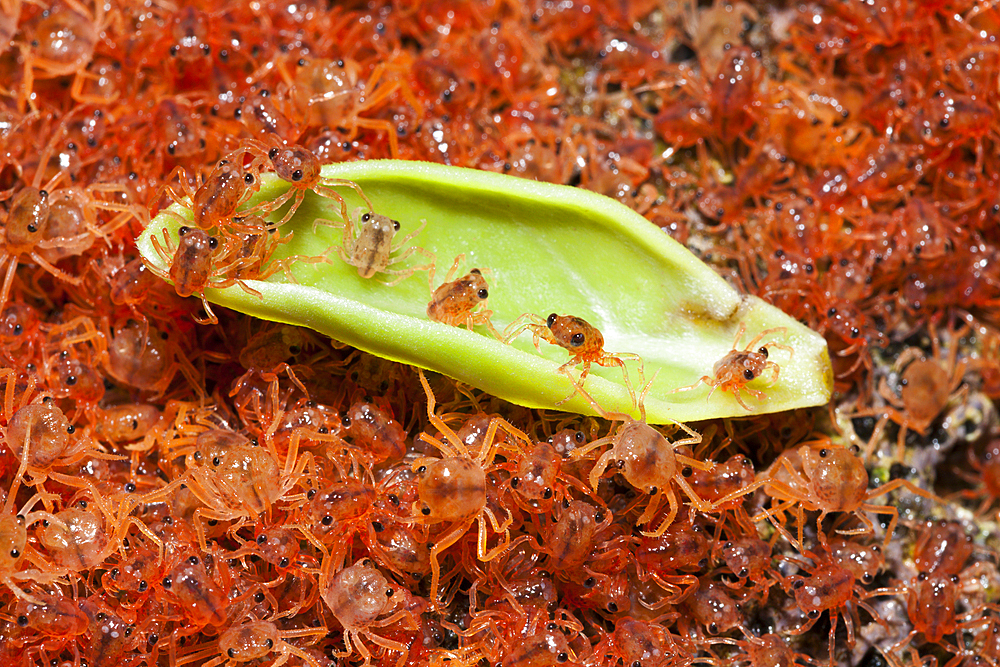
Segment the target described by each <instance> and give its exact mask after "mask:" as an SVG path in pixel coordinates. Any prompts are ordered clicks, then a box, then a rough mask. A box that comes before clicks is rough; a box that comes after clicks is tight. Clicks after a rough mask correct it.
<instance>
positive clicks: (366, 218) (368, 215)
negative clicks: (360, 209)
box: [361, 213, 372, 222]
mask: <svg viewBox="0 0 1000 667" xmlns="http://www.w3.org/2000/svg"><path fill="white" fill-rule="evenodd" d="M371 219H372V214H371V213H365V214H364V215H363V216H361V222H368V221H369V220H371Z"/></svg>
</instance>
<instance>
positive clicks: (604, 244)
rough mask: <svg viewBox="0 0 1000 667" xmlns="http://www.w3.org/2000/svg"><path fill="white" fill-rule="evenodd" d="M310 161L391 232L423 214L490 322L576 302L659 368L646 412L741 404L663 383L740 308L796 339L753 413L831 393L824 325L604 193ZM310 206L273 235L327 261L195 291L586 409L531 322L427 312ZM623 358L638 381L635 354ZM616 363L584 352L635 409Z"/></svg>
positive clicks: (274, 188)
mask: <svg viewBox="0 0 1000 667" xmlns="http://www.w3.org/2000/svg"><path fill="white" fill-rule="evenodd" d="M323 173H324V175H325V176H327V177H331V178H345V179H350V180H352V181H355V182H357V183H358V184H359V185H360V186H361V188H362V189H363V190H364V192H365V193H366V195H368V197H369V198H370V199H371V200H372V202H373V204H374V205H375V207H376V211H377V212H378V213H383V214H385V215H388V216H390V217H392V218H395V219H397V220H399V221H400V222H401V224H402V229H401V231H400V233H399V234H400V237H401V236H403V235H405V234H407V233H409V232H410V231H412V230H413V229H415V228H416V227H417V226H418V225H419V224H420V221H421V220H426V221H427V226H426V227H425V228H424V230H423V231H422V232H420V234H418V235H417V236H416V237H415V239H414V240H413V241H412V243H413V244H416V245H419V246H421V247H423V248H425V249H427V250H429V251H431V252H433V253H435V255H436V256H437V275H436V278H435V287H437V286H438V285H440V284H441V282H442V281H443V280H444V276H445V273H446V272H447V271H448V268H449V267H450V266H451V264H452V262H453V261H454V259H455V257H456V256H457V255H458V254H460V253H465V254H466V261H465V262H464V263H463V264H462V265H461V267H460V269H459V275H462V274H464V273H466V272H467V271H468V270H469V269H471V268H472V267H479V268H480V269H483V270H484V274H485V275H486V279H487V281H488V283H489V286H490V298H489V308H490V309H491V310H492V311H493V312H494V315H493V323H494V325H495V326H496V327H497V328H498V329H500V330H503V328H504V327H505V326H506V325H507V324H508V323H509V322H511V321H512V320H514V319H515V318H517V317H518V316H520V315H521V314H523V313H525V312H532V313H537V314H538V315H540V316H541V317H543V318H544V317H546V316H547V315H548V314H549V313H551V312H557V313H559V314H564V315H576V316H578V317H582V318H584V319H585V320H587V321H588V322H590V323H591V324H592V325H594V326H595V327H597V328H598V329H599V330H600V331H601V333H603V334H604V338H605V346H604V347H605V350H606V351H608V352H610V353H614V352H633V353H636V354H639V355H640V356H641V357H642V358H643V359H644V360H645V366H646V377H647V378H650V377H652V376H653V374H654V372H657V371H658V375H657V376H656V380H655V382H654V383H653V385H652V388H651V390H650V392H649V395H648V396H647V397H646V401H645V405H646V411H647V418H648V420H649V421H650V422H651V423H664V422H667V421H671V420H674V421H692V420H699V419H708V418H715V417H732V416H745V415H747V414H751V413H748V412H747V411H746V410H745V409H743V408H742V407H741V406H740V405H739V404H738V403H737V402H736V400H735V399H734V398H733V396H732V394H731V393H728V392H723V391H716V392H715V393H714V394H713V395H712V397H711V399H706V396H707V395H708V392H709V387H707V386H706V385H701V386H699V387H698V388H697V389H694V390H692V391H687V392H681V393H670V392H671V390H672V389H673V388H675V387H679V386H684V385H689V384H691V383H693V382H695V381H697V380H698V378H699V377H701V376H702V375H712V367H713V365H714V364H715V362H716V361H718V360H719V359H721V358H722V357H723V356H725V355H726V353H727V352H729V350H731V349H732V346H733V338H734V336H735V334H736V331H737V329H738V328H739V325H740V323H741V322H742V323H744V324H745V325H746V328H747V334H746V335H745V336H744V337H743V340H741V342H740V347H741V348H742V347H743V346H745V345H746V344H747V343H749V342H750V340H751V339H752V338H753V337H754V336H755V335H756V334H757V333H759V332H760V331H762V330H764V329H770V328H773V327H785V328H786V329H787V332H786V333H785V334H782V335H779V336H777V337H774V338H772V337H768V338H767V339H765V340H764V341H762V342H779V343H783V344H787V345H790V346H791V347H792V348H794V350H795V353H794V356H793V357H792V358H791V359H790V360H789V358H788V355H787V353H785V352H782V351H780V350H774V353H773V354H772V356H771V358H772V359H773V360H774V361H776V362H778V364H779V365H780V367H781V374H780V379H779V381H778V383H777V384H775V385H773V386H768V385H769V381H770V377H771V374H770V372H768V373H766V374H765V376H764V377H763V378H759V379H757V380H755V381H754V382H753V383H751V385H750V386H751V387H754V388H758V389H763V390H764V391H765V392H766V393H767V400H766V401H764V402H762V403H759V402H758V401H757V400H756V399H754V398H753V397H751V396H748V395H746V394H744V401H745V402H746V403H747V404H748V405H749V406H751V407H752V408H754V413H764V412H777V411H782V410H789V409H792V408H798V407H804V406H810V405H820V404H823V403H826V402H827V401H828V400H829V398H830V393H831V390H832V386H833V374H832V370H831V367H830V359H829V355H828V353H827V349H826V343H825V341H824V340H823V338H822V337H821V336H819V335H818V334H816V333H815V332H813V331H811V330H810V329H808V328H806V327H804V326H803V325H801V324H799V323H798V322H796V321H795V320H793V319H791V318H790V317H788V316H787V315H785V314H784V313H783V312H781V311H779V310H777V309H776V308H774V307H772V306H769V305H767V304H765V303H764V302H763V301H761V300H760V299H757V298H756V297H744V298H741V296H740V295H739V294H738V293H737V292H736V291H735V290H734V289H733V288H732V287H730V286H729V285H728V284H727V283H726V282H725V281H724V280H723V279H722V278H721V277H719V276H718V275H717V274H716V273H715V271H713V270H712V269H711V268H710V267H708V266H707V265H705V264H704V263H702V262H701V261H700V260H698V259H697V258H696V257H695V256H694V255H693V254H691V253H690V252H689V251H688V250H687V249H686V248H684V247H683V246H681V245H680V244H679V243H677V242H675V241H674V240H673V239H671V238H670V237H669V236H667V235H666V234H665V233H664V232H663V231H662V230H660V229H659V228H657V227H656V226H655V225H653V224H651V223H649V222H648V221H646V220H645V219H644V218H643V217H642V216H640V215H638V214H637V213H635V212H634V211H632V210H631V209H629V208H627V207H625V206H623V205H622V204H620V203H618V202H617V201H615V200H613V199H610V198H608V197H603V196H601V195H597V194H594V193H591V192H588V191H586V190H581V189H578V188H571V187H566V186H561V185H551V184H547V183H538V182H535V181H529V180H524V179H520V178H515V177H512V176H504V175H500V174H494V173H490V172H483V171H476V170H472V169H461V168H457V167H446V166H442V165H438V164H432V163H425V162H406V161H393V160H369V161H364V162H351V163H345V164H337V165H329V166H327V167H324V169H323ZM286 187H287V184H286V183H283V182H282V181H280V180H278V179H277V178H274V177H265V178H264V179H263V185H262V188H261V192H260V193H258V194H257V195H255V197H254V199H253V200H251V203H255V202H257V201H260V200H261V199H262V198H266V199H271V198H274V197H276V196H277V195H278V194H280V193H281V192H283V191H284V189H285V188H286ZM338 191H339V192H341V193H342V194H344V197H345V199H347V201H348V211H349V212H353V210H354V208H355V207H357V206H359V205H360V204H361V200H360V198H359V197H358V196H357V195H356V194H355V193H354V192H353V191H352V190H350V189H348V188H339V189H338ZM285 210H286V209H284V208H283V209H282V210H281V213H283V212H284V211H285ZM184 213H187V212H186V211H184ZM271 217H272V218H275V219H280V216H278V215H272V216H271ZM316 218H326V219H329V220H338V219H339V212H338V210H337V205H336V204H335V203H334V202H333V200H330V199H327V198H324V197H319V196H314V195H312V193H310V195H309V196H307V198H306V201H305V202H304V203H303V204H302V206H301V207H300V208H299V210H298V211H297V212H296V214H295V215H294V216H293V218H292V220H291V221H290V222H289V223H288V224H287V225H285V226H283V227H282V228H281V231H282V234H287V233H289V232H291V231H293V230H294V231H295V236H294V238H293V239H292V241H291V242H290V243H288V244H287V245H284V246H281V248H280V249H279V254H276V257H281V256H287V255H322V254H324V253H326V252H327V251H328V250H329V249H330V248H331V247H332V248H333V252H332V253H330V262H329V263H320V264H305V263H303V264H301V265H299V266H297V267H296V268H295V270H294V273H295V277H296V279H297V280H298V282H299V284H297V285H296V284H288V283H286V279H285V277H284V276H283V275H282V274H281V273H278V274H277V275H275V276H273V277H272V278H271V279H269V281H268V282H256V281H251V282H250V284H251V286H252V287H253V288H254V289H256V290H258V291H259V292H261V293H262V294H263V299H259V298H256V297H254V296H252V295H249V294H247V293H246V292H245V291H244V290H242V289H240V288H239V286H234V287H230V288H227V289H223V290H216V289H210V290H208V291H207V297H208V299H209V301H211V302H212V303H216V304H219V305H222V306H226V307H228V308H232V309H235V310H239V311H241V312H244V313H248V314H251V315H254V316H256V317H260V318H263V319H267V320H274V321H279V322H285V323H289V324H296V325H302V326H306V327H310V328H312V329H315V330H317V331H320V332H322V333H324V334H327V335H329V336H330V337H331V338H335V339H337V340H339V341H342V342H344V343H347V344H349V345H352V346H354V347H357V348H359V349H362V350H365V351H367V352H370V353H372V354H377V355H379V356H382V357H385V358H388V359H392V360H395V361H399V362H403V363H407V364H412V365H415V366H421V367H423V368H427V369H431V370H434V371H438V372H441V373H444V374H446V375H449V376H451V377H454V378H456V379H458V380H461V381H463V382H467V383H469V384H471V385H474V386H476V387H479V388H481V389H484V390H486V391H488V392H490V393H492V394H494V395H496V396H499V397H501V398H504V399H507V400H509V401H512V402H514V403H519V404H521V405H526V406H529V407H537V408H555V409H561V410H567V411H576V412H580V413H583V414H593V410H592V409H591V407H590V406H589V404H588V403H587V402H586V401H585V400H584V399H583V398H581V397H580V396H576V397H574V398H573V399H571V400H569V401H567V402H565V403H563V404H561V405H558V406H557V405H556V404H557V403H558V402H559V401H561V400H562V399H564V398H565V397H566V396H568V395H569V394H570V393H571V392H572V390H573V387H572V384H571V383H570V381H569V380H568V379H567V378H566V377H565V376H563V375H561V374H558V373H556V369H557V368H558V367H559V366H561V365H562V364H563V363H565V362H566V361H567V360H568V358H569V356H568V353H567V351H566V350H564V349H562V348H560V347H556V346H554V345H550V344H548V343H546V342H544V341H543V342H542V343H541V344H540V346H541V353H540V354H539V353H538V352H536V351H535V348H534V347H533V345H532V342H531V335H530V333H529V332H525V333H524V334H522V335H521V336H520V337H518V338H517V339H516V340H515V341H514V342H513V343H512V345H504V344H502V343H500V342H499V341H497V340H495V339H493V338H492V337H490V336H489V335H488V333H485V329H482V331H483V332H484V333H480V332H479V331H477V332H475V333H473V332H469V331H467V330H466V329H465V328H464V327H463V328H461V329H460V328H457V327H450V326H446V325H443V324H439V323H437V322H432V321H430V320H429V319H427V316H426V314H425V311H426V308H427V303H428V301H429V300H430V289H429V286H428V282H427V273H426V272H417V273H415V274H413V275H412V276H410V277H409V278H407V279H406V280H404V281H402V282H401V283H399V284H397V285H395V286H392V287H387V286H386V285H385V284H384V282H383V281H385V280H388V279H391V278H392V276H385V275H383V276H377V277H376V278H375V279H370V280H366V279H363V278H361V277H359V276H358V274H357V269H356V268H355V267H353V266H350V265H348V264H346V263H345V262H343V261H342V260H341V259H340V258H339V256H338V254H337V251H336V248H337V247H338V246H340V245H341V238H342V230H341V229H340V228H336V227H326V226H320V227H318V228H317V231H316V233H313V221H314V220H315V219H316ZM178 226H179V221H178V220H177V218H176V217H174V216H171V215H167V214H160V215H159V216H158V217H157V218H155V219H154V220H153V221H152V223H150V226H149V228H148V229H147V230H146V232H144V233H143V235H142V236H141V237H140V238H139V239H138V246H139V251H140V252H141V253H142V255H143V257H144V259H145V260H146V261H147V262H149V263H152V264H154V265H158V266H161V267H162V264H163V260H162V259H161V258H160V257H159V256H158V255H157V254H156V253H155V252H153V250H152V246H151V245H150V242H149V236H150V234H151V233H156V234H160V233H161V230H162V229H164V228H167V229H168V230H169V231H170V233H171V234H174V235H176V228H177V227H178ZM422 263H426V260H424V259H423V258H422V257H421V256H420V255H417V254H414V255H413V256H411V257H410V258H409V259H408V260H406V261H404V262H403V263H401V264H396V265H393V266H392V267H390V268H401V267H403V268H405V267H410V266H416V265H419V264H422ZM486 269H489V271H486ZM490 272H491V273H490ZM629 369H630V374H629V376H630V378H632V382H633V384H634V385H636V386H637V391H638V389H639V387H638V373H637V372H635V368H634V364H631V363H630V364H629ZM576 372H577V373H578V372H579V371H576ZM621 378H622V376H621V370H620V369H618V368H614V367H612V368H601V367H599V366H596V365H594V366H592V368H591V377H589V378H588V379H587V381H586V385H585V387H586V389H587V391H588V392H589V393H590V394H591V395H592V396H593V397H594V398H595V399H596V400H597V401H598V403H599V404H600V405H601V406H603V407H604V408H605V409H606V410H608V411H623V412H631V413H633V414H636V412H635V410H634V409H631V408H630V405H631V401H630V399H629V397H628V393H627V391H626V390H625V388H624V386H622V385H621Z"/></svg>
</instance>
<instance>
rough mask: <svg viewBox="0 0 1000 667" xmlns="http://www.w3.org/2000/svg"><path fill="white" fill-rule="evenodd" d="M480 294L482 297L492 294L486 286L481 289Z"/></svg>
mask: <svg viewBox="0 0 1000 667" xmlns="http://www.w3.org/2000/svg"><path fill="white" fill-rule="evenodd" d="M478 294H479V298H480V299H486V298H487V297H489V295H490V293H489V291H488V290H487V289H486V288H485V287H484V288H483V289H481V290H479V292H478Z"/></svg>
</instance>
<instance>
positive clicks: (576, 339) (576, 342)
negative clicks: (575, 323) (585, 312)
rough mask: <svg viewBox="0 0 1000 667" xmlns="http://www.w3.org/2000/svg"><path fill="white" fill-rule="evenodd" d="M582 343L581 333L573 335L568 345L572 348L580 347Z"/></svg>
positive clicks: (582, 336)
mask: <svg viewBox="0 0 1000 667" xmlns="http://www.w3.org/2000/svg"><path fill="white" fill-rule="evenodd" d="M583 341H584V335H583V334H582V333H575V334H573V337H572V338H570V341H569V342H570V345H572V346H573V347H580V346H581V345H583Z"/></svg>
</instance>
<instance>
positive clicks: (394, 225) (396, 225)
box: [392, 220, 400, 232]
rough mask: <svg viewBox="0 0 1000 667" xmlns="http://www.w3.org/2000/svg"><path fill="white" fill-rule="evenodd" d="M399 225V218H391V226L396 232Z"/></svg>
mask: <svg viewBox="0 0 1000 667" xmlns="http://www.w3.org/2000/svg"><path fill="white" fill-rule="evenodd" d="M399 226H400V225H399V220H393V221H392V228H393V229H395V230H396V231H397V232H398V231H399Z"/></svg>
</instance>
